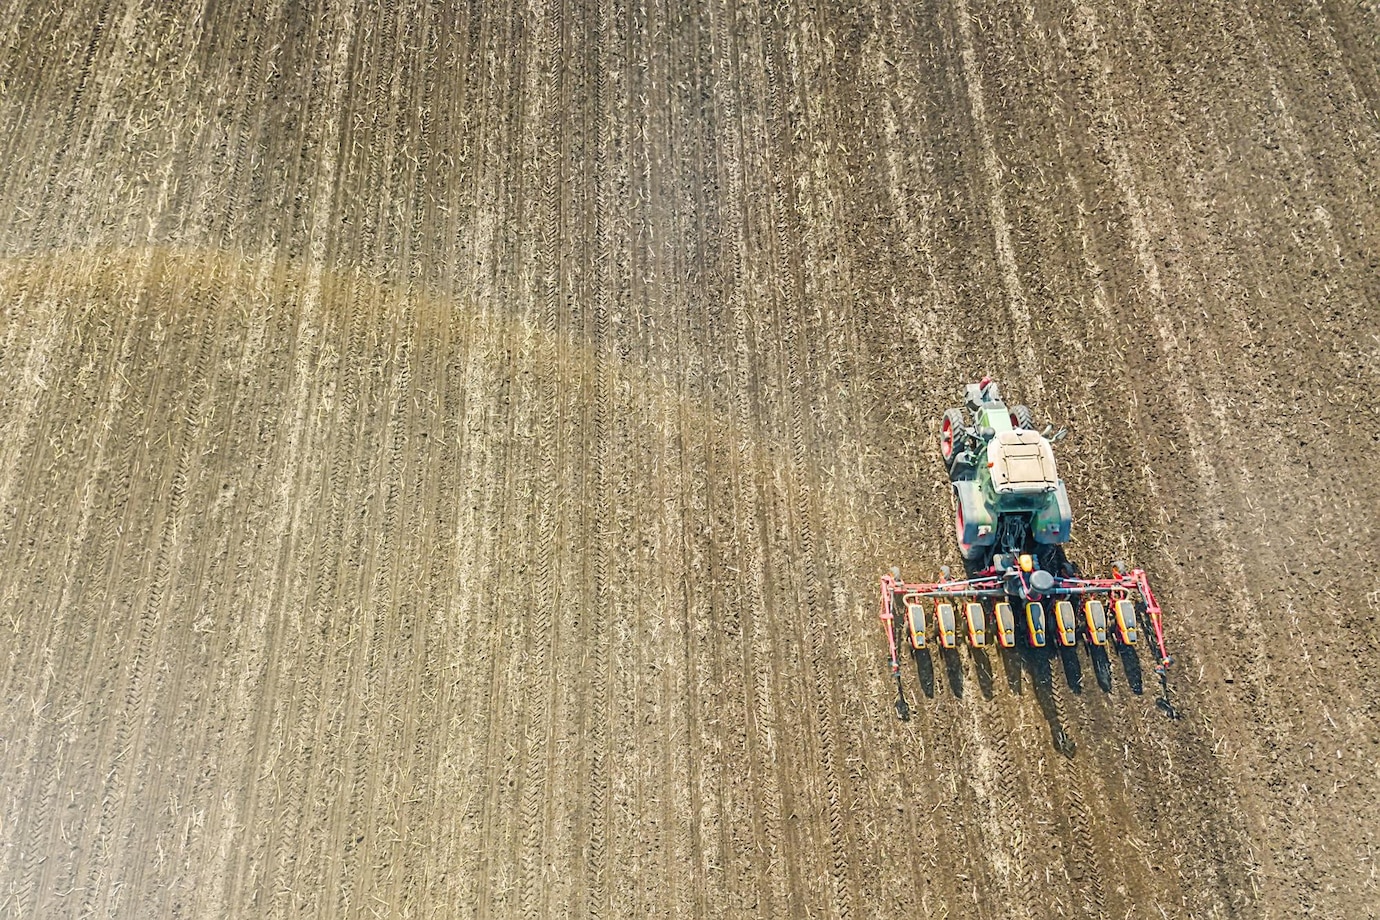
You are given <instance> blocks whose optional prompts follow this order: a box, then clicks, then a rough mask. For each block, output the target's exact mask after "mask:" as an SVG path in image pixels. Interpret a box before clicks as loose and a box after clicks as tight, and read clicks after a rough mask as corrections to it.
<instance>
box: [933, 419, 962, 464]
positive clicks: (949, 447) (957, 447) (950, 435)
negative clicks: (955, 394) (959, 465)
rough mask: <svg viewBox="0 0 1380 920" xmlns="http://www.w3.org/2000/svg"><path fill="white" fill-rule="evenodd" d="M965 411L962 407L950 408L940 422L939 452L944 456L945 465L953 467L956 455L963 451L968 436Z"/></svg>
mask: <svg viewBox="0 0 1380 920" xmlns="http://www.w3.org/2000/svg"><path fill="white" fill-rule="evenodd" d="M964 427H965V426H964V424H963V412H962V410H960V409H948V410H946V411H945V412H944V419H943V421H941V422H940V423H939V454H940V456H942V457H943V458H944V466H945V467H946V468H947V469H952V468H953V465H954V457H957V456H958V455H959V454H960V453H962V452H963V448H964V446H965V443H964V442H965V440H966V438H967V436H966V435H965V434H964V433H963V429H964Z"/></svg>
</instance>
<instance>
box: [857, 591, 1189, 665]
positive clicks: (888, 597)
mask: <svg viewBox="0 0 1380 920" xmlns="http://www.w3.org/2000/svg"><path fill="white" fill-rule="evenodd" d="M1016 575H1017V577H1018V578H1019V580H1020V586H1021V590H1022V594H1026V593H1027V592H1028V591H1029V585H1028V583H1027V582H1026V578H1025V573H1024V572H1020V571H1017V573H1016ZM1132 592H1134V593H1136V594H1139V595H1140V597H1141V599H1142V600H1143V601H1144V602H1145V613H1146V615H1147V616H1148V617H1149V618H1150V626H1151V628H1152V629H1153V631H1154V634H1155V646H1156V650H1157V651H1158V652H1159V664H1158V665H1156V667H1155V671H1156V673H1158V674H1160V675H1161V676H1163V675H1164V673H1165V670H1166V669H1167V668H1168V667H1169V665H1170V664H1171V663H1172V661H1173V659H1172V658H1171V657H1170V655H1169V652H1168V650H1167V649H1166V647H1165V644H1164V620H1163V617H1162V615H1161V612H1160V605H1159V602H1158V601H1156V600H1155V593H1154V592H1153V591H1151V590H1150V580H1149V579H1148V578H1147V577H1146V575H1145V570H1144V569H1132V570H1131V571H1129V572H1125V573H1123V572H1120V571H1117V570H1115V569H1113V574H1112V577H1111V578H1056V579H1054V587H1053V588H1051V589H1050V590H1048V591H1044V592H1041V593H1040V597H1041V598H1060V597H1081V596H1083V595H1087V594H1106V595H1108V596H1109V597H1110V598H1111V599H1113V600H1121V599H1124V598H1126V597H1127V596H1128V595H1130V594H1131V593H1132ZM898 594H901V595H905V594H918V595H920V596H922V597H929V598H967V599H970V600H972V599H978V598H984V597H989V598H1005V597H1007V596H1008V594H1009V592H1008V591H1007V588H1006V586H1005V585H1004V584H1003V578H1002V576H1001V575H999V574H997V573H996V572H992V573H991V574H982V575H979V576H977V577H976V578H966V579H940V580H939V581H935V582H919V583H907V582H905V581H902V580H901V579H900V577H899V575H893V574H890V573H888V574H886V575H883V576H882V609H881V614H880V616H881V620H882V625H883V626H884V627H885V629H886V641H887V647H888V650H889V652H890V664H891V674H892V676H893V677H896V678H899V677H900V676H901V656H900V651H899V649H898V647H897V643H896V595H898ZM1029 596H1030V598H1031V599H1032V600H1033V599H1035V596H1034V594H1033V592H1032V593H1030V594H1029Z"/></svg>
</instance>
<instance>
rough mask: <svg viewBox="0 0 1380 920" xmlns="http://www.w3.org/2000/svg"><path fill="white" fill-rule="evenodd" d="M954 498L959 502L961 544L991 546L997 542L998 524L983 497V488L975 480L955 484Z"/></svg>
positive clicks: (959, 535)
mask: <svg viewBox="0 0 1380 920" xmlns="http://www.w3.org/2000/svg"><path fill="white" fill-rule="evenodd" d="M954 498H955V500H956V501H957V502H958V512H959V515H958V519H959V522H960V523H961V525H962V532H961V533H959V534H958V538H959V542H960V543H962V544H964V545H965V546H991V545H992V544H993V543H995V542H996V540H997V528H996V522H995V521H993V520H992V512H991V511H990V510H988V508H987V502H985V501H984V500H983V497H982V487H981V486H980V485H979V484H978V483H977V482H975V481H973V480H970V479H968V480H960V481H958V482H956V483H954Z"/></svg>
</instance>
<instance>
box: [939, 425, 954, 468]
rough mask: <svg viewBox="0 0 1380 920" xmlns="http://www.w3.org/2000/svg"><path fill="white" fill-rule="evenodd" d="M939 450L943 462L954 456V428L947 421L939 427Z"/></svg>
mask: <svg viewBox="0 0 1380 920" xmlns="http://www.w3.org/2000/svg"><path fill="white" fill-rule="evenodd" d="M939 450H940V452H941V453H942V454H943V455H944V459H945V460H948V459H949V458H950V457H952V456H953V455H954V426H953V423H952V422H951V421H949V420H948V419H944V423H943V424H942V425H940V427H939Z"/></svg>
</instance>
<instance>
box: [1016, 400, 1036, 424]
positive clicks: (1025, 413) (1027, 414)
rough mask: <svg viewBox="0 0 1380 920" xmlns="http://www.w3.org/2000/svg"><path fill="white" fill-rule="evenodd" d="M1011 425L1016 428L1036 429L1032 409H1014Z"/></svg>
mask: <svg viewBox="0 0 1380 920" xmlns="http://www.w3.org/2000/svg"><path fill="white" fill-rule="evenodd" d="M1011 424H1012V425H1013V426H1014V427H1016V428H1034V427H1035V416H1034V415H1033V414H1032V413H1031V411H1030V407H1029V406H1026V405H1019V406H1016V408H1014V409H1012V410H1011Z"/></svg>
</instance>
